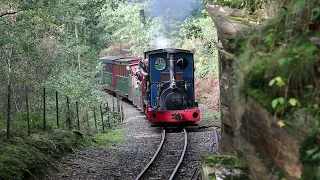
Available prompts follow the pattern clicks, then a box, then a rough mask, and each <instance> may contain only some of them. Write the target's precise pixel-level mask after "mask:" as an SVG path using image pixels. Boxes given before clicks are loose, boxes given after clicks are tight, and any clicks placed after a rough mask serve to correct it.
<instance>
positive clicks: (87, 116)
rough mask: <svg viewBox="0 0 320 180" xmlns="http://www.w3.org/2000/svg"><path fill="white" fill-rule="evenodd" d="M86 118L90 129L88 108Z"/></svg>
mask: <svg viewBox="0 0 320 180" xmlns="http://www.w3.org/2000/svg"><path fill="white" fill-rule="evenodd" d="M86 118H87V125H88V129H89V128H90V122H89V110H88V107H87V108H86Z"/></svg>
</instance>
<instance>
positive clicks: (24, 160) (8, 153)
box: [0, 130, 124, 180]
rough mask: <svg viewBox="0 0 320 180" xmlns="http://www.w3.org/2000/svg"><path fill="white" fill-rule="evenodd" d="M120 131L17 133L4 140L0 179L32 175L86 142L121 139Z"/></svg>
mask: <svg viewBox="0 0 320 180" xmlns="http://www.w3.org/2000/svg"><path fill="white" fill-rule="evenodd" d="M123 138H124V136H123V135H122V134H121V132H120V131H109V132H108V133H106V134H98V135H95V136H93V135H90V134H82V133H80V132H78V131H63V130H55V131H52V132H49V133H45V134H37V135H34V136H32V137H30V138H19V137H15V138H12V139H10V140H5V141H2V142H1V147H2V148H1V149H0V179H8V180H9V179H33V178H36V177H41V176H43V175H45V174H46V173H47V172H48V170H49V169H55V168H56V166H55V165H56V163H57V160H58V159H59V158H60V157H62V156H63V155H65V154H67V153H72V152H74V150H75V149H77V148H81V147H86V146H99V147H106V146H109V145H111V144H115V143H118V142H121V141H122V140H123Z"/></svg>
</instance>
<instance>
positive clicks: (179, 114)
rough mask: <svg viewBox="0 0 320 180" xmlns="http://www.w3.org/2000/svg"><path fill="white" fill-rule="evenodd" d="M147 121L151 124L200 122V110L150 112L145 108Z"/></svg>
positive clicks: (150, 110)
mask: <svg viewBox="0 0 320 180" xmlns="http://www.w3.org/2000/svg"><path fill="white" fill-rule="evenodd" d="M146 114H147V116H148V120H149V122H151V123H162V122H163V123H166V122H167V123H181V122H197V121H200V110H199V109H198V108H194V109H185V110H152V109H151V108H149V107H147V108H146Z"/></svg>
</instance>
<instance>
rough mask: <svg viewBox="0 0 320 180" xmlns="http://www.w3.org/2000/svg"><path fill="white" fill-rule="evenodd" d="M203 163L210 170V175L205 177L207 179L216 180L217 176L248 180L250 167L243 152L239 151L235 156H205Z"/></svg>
mask: <svg viewBox="0 0 320 180" xmlns="http://www.w3.org/2000/svg"><path fill="white" fill-rule="evenodd" d="M202 162H203V165H204V166H203V167H204V168H207V167H209V169H210V170H209V171H210V172H209V173H208V175H205V177H208V178H207V179H210V180H211V179H216V177H217V176H219V177H223V179H233V180H242V179H243V180H244V179H248V174H249V167H248V163H247V161H246V159H245V158H244V156H243V153H242V152H241V151H237V152H236V154H235V155H234V156H228V155H217V154H211V155H205V156H203V157H202ZM204 172H208V171H204Z"/></svg>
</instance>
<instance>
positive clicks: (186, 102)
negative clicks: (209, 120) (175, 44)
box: [144, 48, 200, 123]
mask: <svg viewBox="0 0 320 180" xmlns="http://www.w3.org/2000/svg"><path fill="white" fill-rule="evenodd" d="M145 59H148V61H147V62H148V66H147V67H145V71H147V74H148V75H147V76H146V77H145V78H144V79H145V82H144V84H145V91H146V93H145V97H144V99H145V100H144V103H145V113H146V115H147V116H148V119H149V122H151V123H157V122H174V123H179V122H195V121H199V120H200V110H199V109H198V107H197V103H196V102H195V97H194V59H193V53H192V52H190V51H187V50H182V49H173V48H170V49H157V50H153V51H148V52H145Z"/></svg>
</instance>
